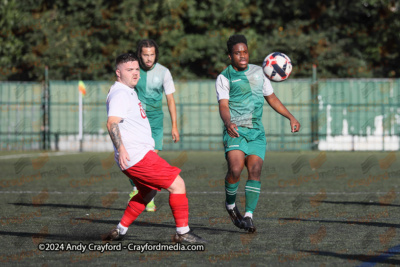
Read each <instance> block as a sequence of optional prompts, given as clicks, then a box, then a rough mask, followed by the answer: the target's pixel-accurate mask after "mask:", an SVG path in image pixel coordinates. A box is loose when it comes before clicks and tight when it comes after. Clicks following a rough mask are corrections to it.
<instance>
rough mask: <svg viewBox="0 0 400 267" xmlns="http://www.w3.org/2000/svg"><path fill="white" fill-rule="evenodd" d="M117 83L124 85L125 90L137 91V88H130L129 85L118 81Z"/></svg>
mask: <svg viewBox="0 0 400 267" xmlns="http://www.w3.org/2000/svg"><path fill="white" fill-rule="evenodd" d="M115 82H116V83H119V84H120V85H122V86H123V88H124V89H126V90H135V88H130V87H129V86H128V85H126V84H123V83H121V82H118V81H115Z"/></svg>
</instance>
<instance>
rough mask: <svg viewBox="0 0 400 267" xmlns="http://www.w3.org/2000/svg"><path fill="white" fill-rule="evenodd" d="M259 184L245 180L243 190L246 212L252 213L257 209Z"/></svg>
mask: <svg viewBox="0 0 400 267" xmlns="http://www.w3.org/2000/svg"><path fill="white" fill-rule="evenodd" d="M260 188H261V182H259V181H254V180H247V183H246V187H245V189H244V191H245V196H246V212H250V213H253V212H254V210H255V209H256V207H257V202H258V198H259V196H260Z"/></svg>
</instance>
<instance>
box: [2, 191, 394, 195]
mask: <svg viewBox="0 0 400 267" xmlns="http://www.w3.org/2000/svg"><path fill="white" fill-rule="evenodd" d="M39 193H42V191H0V194H39ZM46 193H47V194H53V195H64V194H65V195H87V194H99V195H106V194H129V193H130V192H107V191H104V192H90V191H77V192H60V191H51V192H46ZM318 193H320V192H268V191H264V192H261V194H263V195H268V194H270V195H315V194H318ZM387 193H388V192H326V194H327V195H367V194H376V195H386V194H387ZM394 193H396V194H400V192H394ZM158 194H168V192H167V191H161V192H158ZM187 194H188V195H202V194H225V191H204V192H196V191H194V192H191V191H188V192H187ZM238 194H239V195H241V194H244V192H238Z"/></svg>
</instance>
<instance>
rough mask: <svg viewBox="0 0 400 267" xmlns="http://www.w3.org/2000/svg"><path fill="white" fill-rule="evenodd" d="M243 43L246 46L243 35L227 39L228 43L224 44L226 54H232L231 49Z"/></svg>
mask: <svg viewBox="0 0 400 267" xmlns="http://www.w3.org/2000/svg"><path fill="white" fill-rule="evenodd" d="M240 43H243V44H245V45H246V46H247V39H246V37H244V35H241V34H235V35H232V36H231V37H229V39H228V41H227V42H226V46H227V47H228V54H229V55H230V54H232V48H233V46H234V45H236V44H240Z"/></svg>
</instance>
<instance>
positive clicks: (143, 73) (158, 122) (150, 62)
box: [129, 39, 179, 211]
mask: <svg viewBox="0 0 400 267" xmlns="http://www.w3.org/2000/svg"><path fill="white" fill-rule="evenodd" d="M136 54H137V56H138V58H139V63H140V80H139V82H138V84H137V85H136V87H135V90H136V92H137V94H138V97H139V100H140V102H141V103H142V105H143V109H144V110H145V111H146V115H147V118H148V119H149V122H150V126H151V135H152V137H153V139H154V141H155V147H154V148H155V150H154V151H155V152H156V153H158V152H159V151H160V150H162V147H163V130H164V129H163V126H164V125H163V119H164V112H163V110H162V97H163V93H165V95H166V98H167V105H168V110H169V114H170V116H171V122H172V131H171V135H172V140H173V141H174V142H175V143H176V142H178V141H179V131H178V126H177V119H176V106H175V100H174V96H173V93H174V92H175V86H174V81H173V79H172V75H171V72H170V71H169V69H168V68H166V67H164V66H163V65H161V64H160V63H157V61H158V46H157V43H156V42H155V41H154V40H151V39H144V40H141V41H139V43H138V45H137V52H136ZM129 181H130V182H131V184H132V185H133V191H132V192H131V193H130V194H129V197H130V198H132V197H133V196H134V195H135V194H137V192H138V191H137V188H136V186H135V185H134V184H133V182H132V180H129ZM146 210H147V211H155V210H156V205H155V204H154V199H152V200H151V201H150V202H149V204H147V206H146Z"/></svg>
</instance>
